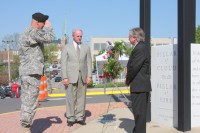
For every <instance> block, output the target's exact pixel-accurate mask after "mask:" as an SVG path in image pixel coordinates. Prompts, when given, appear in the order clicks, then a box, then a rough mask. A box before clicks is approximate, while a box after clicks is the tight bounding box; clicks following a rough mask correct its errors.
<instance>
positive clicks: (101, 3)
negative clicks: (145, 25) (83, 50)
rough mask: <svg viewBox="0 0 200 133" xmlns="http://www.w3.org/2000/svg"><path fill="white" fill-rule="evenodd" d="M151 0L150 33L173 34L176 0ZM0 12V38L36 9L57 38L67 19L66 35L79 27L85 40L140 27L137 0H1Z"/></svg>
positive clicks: (27, 21) (124, 34)
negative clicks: (51, 26) (47, 21)
mask: <svg viewBox="0 0 200 133" xmlns="http://www.w3.org/2000/svg"><path fill="white" fill-rule="evenodd" d="M151 2H152V4H151V8H152V10H151V36H152V37H155V38H162V37H176V36H177V0H151ZM196 5H197V7H196V25H200V17H199V16H200V0H196ZM0 11H1V13H0V18H1V20H0V40H2V39H3V37H5V36H6V35H11V34H13V33H21V32H23V31H24V29H25V28H26V27H27V26H29V25H30V22H31V15H32V14H33V13H35V12H42V13H44V14H47V15H49V16H50V18H49V20H50V21H51V22H52V24H53V28H54V31H55V33H56V35H57V37H59V36H61V34H62V30H63V27H64V22H65V20H66V22H67V33H68V34H69V37H70V38H71V32H72V30H73V29H75V28H81V29H82V30H83V32H84V34H83V37H84V38H83V40H84V41H90V39H91V38H92V37H128V31H129V29H130V28H132V27H138V26H139V0H2V1H1V8H0ZM197 16H198V17H197Z"/></svg>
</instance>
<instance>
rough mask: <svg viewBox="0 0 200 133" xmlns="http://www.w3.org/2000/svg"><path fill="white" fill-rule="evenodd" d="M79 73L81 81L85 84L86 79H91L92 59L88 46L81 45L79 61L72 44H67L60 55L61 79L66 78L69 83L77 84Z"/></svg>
mask: <svg viewBox="0 0 200 133" xmlns="http://www.w3.org/2000/svg"><path fill="white" fill-rule="evenodd" d="M79 71H80V72H81V75H82V80H83V82H84V83H86V78H87V77H92V58H91V52H90V48H89V46H88V45H85V44H81V46H80V60H78V55H77V52H76V49H75V47H74V44H73V43H70V44H67V45H65V46H64V47H63V49H62V54H61V74H62V78H63V79H65V78H68V79H69V83H77V81H78V76H79Z"/></svg>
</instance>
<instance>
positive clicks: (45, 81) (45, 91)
mask: <svg viewBox="0 0 200 133" xmlns="http://www.w3.org/2000/svg"><path fill="white" fill-rule="evenodd" d="M43 84H44V94H45V97H47V96H48V90H47V77H46V76H44V82H43Z"/></svg>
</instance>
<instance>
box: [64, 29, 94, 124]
mask: <svg viewBox="0 0 200 133" xmlns="http://www.w3.org/2000/svg"><path fill="white" fill-rule="evenodd" d="M72 37H73V42H72V43H69V44H67V45H66V46H64V48H63V49H62V54H61V72H62V79H63V84H64V85H65V87H66V93H67V94H66V108H67V112H66V117H67V123H68V126H73V124H74V123H76V122H77V123H79V124H81V125H85V124H86V123H85V122H84V117H85V100H86V88H87V85H88V84H89V83H90V81H91V77H92V58H91V53H90V48H89V46H88V45H85V44H82V43H81V40H82V30H81V29H76V30H74V31H73V33H72Z"/></svg>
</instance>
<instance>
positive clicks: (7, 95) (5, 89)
mask: <svg viewBox="0 0 200 133" xmlns="http://www.w3.org/2000/svg"><path fill="white" fill-rule="evenodd" d="M4 91H5V96H6V97H11V98H12V97H13V95H12V90H11V87H10V86H6V87H5V88H4Z"/></svg>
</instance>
